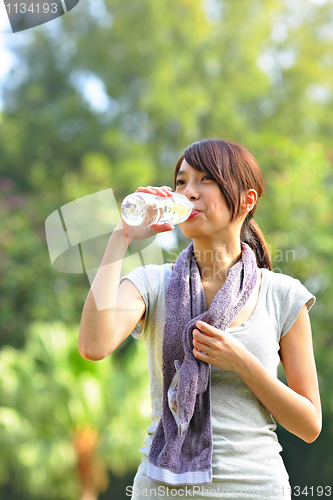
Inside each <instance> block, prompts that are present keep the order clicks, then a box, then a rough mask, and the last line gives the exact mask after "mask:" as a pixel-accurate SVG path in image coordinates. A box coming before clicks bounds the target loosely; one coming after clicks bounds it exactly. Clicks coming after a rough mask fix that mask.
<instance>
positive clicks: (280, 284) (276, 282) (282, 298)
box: [262, 269, 315, 309]
mask: <svg viewBox="0 0 333 500" xmlns="http://www.w3.org/2000/svg"><path fill="white" fill-rule="evenodd" d="M262 271H263V279H264V280H265V281H266V294H267V295H268V296H271V297H272V298H274V299H276V300H278V301H279V302H280V303H281V302H282V303H286V302H290V303H291V304H293V303H294V302H295V301H298V300H300V301H303V300H304V303H307V305H308V309H310V307H311V306H312V305H313V304H314V302H315V297H314V295H312V293H311V292H309V290H308V289H307V288H306V287H305V286H304V285H303V284H302V283H301V281H300V280H298V279H297V278H293V277H292V276H289V275H287V274H283V273H276V272H274V271H270V270H269V269H263V270H262Z"/></svg>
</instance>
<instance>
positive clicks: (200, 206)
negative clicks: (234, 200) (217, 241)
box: [176, 160, 231, 239]
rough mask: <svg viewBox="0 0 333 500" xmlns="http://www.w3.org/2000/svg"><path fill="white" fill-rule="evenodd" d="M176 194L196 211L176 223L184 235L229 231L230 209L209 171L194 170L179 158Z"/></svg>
mask: <svg viewBox="0 0 333 500" xmlns="http://www.w3.org/2000/svg"><path fill="white" fill-rule="evenodd" d="M176 193H180V194H183V195H184V196H186V198H188V199H189V200H190V201H192V202H193V203H194V206H195V210H197V211H198V212H197V213H196V215H194V216H193V217H190V218H189V219H187V220H186V221H185V222H182V223H181V224H179V227H180V229H181V231H182V232H183V234H184V236H186V237H187V238H192V239H193V238H200V237H204V236H210V235H212V234H213V233H221V232H224V233H226V231H229V230H230V227H231V223H230V219H231V213H230V210H229V208H228V206H227V204H226V201H225V198H224V196H223V194H222V193H221V191H220V188H219V186H218V184H217V182H216V181H215V180H214V179H213V178H212V177H211V175H210V174H209V173H207V172H198V171H197V170H195V169H194V168H192V167H191V166H190V165H189V164H188V163H187V162H186V160H183V162H182V164H181V167H180V169H179V172H178V174H177V178H176ZM192 213H193V212H192Z"/></svg>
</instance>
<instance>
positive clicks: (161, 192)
mask: <svg viewBox="0 0 333 500" xmlns="http://www.w3.org/2000/svg"><path fill="white" fill-rule="evenodd" d="M135 192H136V193H148V194H156V195H157V196H164V197H167V196H172V194H173V193H172V188H171V187H170V186H162V187H156V186H146V187H142V186H140V187H138V189H137V190H136V191H135Z"/></svg>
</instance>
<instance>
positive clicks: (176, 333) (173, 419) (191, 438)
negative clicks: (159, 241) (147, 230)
mask: <svg viewBox="0 0 333 500" xmlns="http://www.w3.org/2000/svg"><path fill="white" fill-rule="evenodd" d="M241 246H242V258H241V260H239V261H238V262H237V263H236V264H235V265H234V266H232V268H231V269H230V271H229V274H228V277H227V280H226V282H225V284H224V285H223V287H222V288H220V290H219V291H218V292H217V294H216V295H215V297H214V300H213V302H212V304H211V306H210V308H209V310H208V311H207V307H206V299H205V293H204V289H203V287H202V283H201V277H200V272H199V268H198V265H197V262H196V260H195V257H194V252H193V243H190V245H189V246H188V247H187V248H185V250H183V251H182V252H181V254H180V255H179V257H178V259H177V261H176V264H175V266H174V269H173V272H172V275H171V279H170V283H169V286H168V291H167V312H166V321H165V327H164V337H163V414H162V417H161V419H160V421H159V424H158V426H157V429H156V432H155V435H154V438H153V442H152V444H151V448H150V453H149V464H148V473H147V474H148V477H150V478H151V479H153V480H155V481H158V482H162V483H167V484H171V485H181V484H182V485H186V484H188V485H191V484H203V483H210V482H211V481H212V465H211V461H212V451H213V436H212V425H211V409H210V373H211V365H210V364H208V363H206V362H205V361H201V360H198V359H197V358H195V357H194V355H193V333H192V332H193V329H194V328H195V324H196V322H197V321H198V320H202V321H204V322H206V323H208V324H210V325H212V326H214V327H216V328H218V329H220V330H226V328H228V327H229V326H230V325H231V324H232V322H233V321H234V319H235V318H236V316H237V315H238V313H239V312H240V311H241V310H242V309H243V307H244V305H245V303H246V301H247V300H248V298H249V297H250V295H251V293H252V291H253V289H254V287H255V284H256V282H257V263H256V258H255V255H254V253H253V251H252V250H251V248H250V247H249V246H248V245H246V244H245V243H242V244H241Z"/></svg>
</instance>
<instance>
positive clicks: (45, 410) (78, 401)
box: [0, 323, 150, 500]
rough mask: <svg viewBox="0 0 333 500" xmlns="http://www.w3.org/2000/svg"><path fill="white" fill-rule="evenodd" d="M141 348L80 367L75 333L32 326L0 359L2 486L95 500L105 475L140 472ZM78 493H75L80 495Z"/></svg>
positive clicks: (144, 392)
mask: <svg viewBox="0 0 333 500" xmlns="http://www.w3.org/2000/svg"><path fill="white" fill-rule="evenodd" d="M145 358H146V354H145V347H144V343H143V342H135V343H133V344H131V349H130V350H129V351H128V352H127V353H126V354H125V355H124V356H123V357H122V359H121V361H120V359H119V353H118V354H117V357H115V356H111V357H109V358H107V359H105V360H103V361H100V362H98V363H94V362H88V361H85V360H84V359H83V358H81V356H80V355H79V354H78V352H77V339H76V335H75V332H73V331H66V328H65V327H64V325H62V324H60V323H59V324H53V325H47V324H35V325H33V327H32V329H31V334H30V335H29V339H28V341H27V344H26V347H25V349H24V350H19V349H14V348H12V347H10V346H8V347H4V348H3V349H2V350H1V352H0V448H1V450H2V451H1V457H0V483H5V482H6V480H7V479H8V478H9V477H12V478H15V479H16V481H17V483H18V484H21V483H22V482H23V486H24V487H25V488H26V491H27V492H28V494H31V495H34V494H35V495H43V493H45V491H47V497H48V498H56V499H57V500H60V499H63V500H70V499H73V500H77V498H79V495H81V499H82V500H96V499H97V498H98V494H99V492H101V491H103V490H104V489H106V487H107V485H108V475H107V471H108V469H109V470H110V471H112V473H113V474H114V475H118V476H119V475H122V474H124V473H125V472H126V471H127V470H128V469H133V468H135V467H136V466H137V465H138V462H139V453H138V451H137V450H138V449H139V448H140V447H141V446H142V443H143V433H142V434H140V432H138V429H140V428H141V429H142V431H143V430H144V428H145V426H148V424H149V415H150V400H149V390H148V379H147V370H146V366H145V365H146V364H145V363H144V362H143V359H145ZM80 492H81V493H80Z"/></svg>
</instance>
